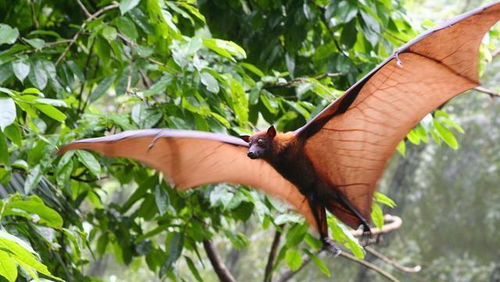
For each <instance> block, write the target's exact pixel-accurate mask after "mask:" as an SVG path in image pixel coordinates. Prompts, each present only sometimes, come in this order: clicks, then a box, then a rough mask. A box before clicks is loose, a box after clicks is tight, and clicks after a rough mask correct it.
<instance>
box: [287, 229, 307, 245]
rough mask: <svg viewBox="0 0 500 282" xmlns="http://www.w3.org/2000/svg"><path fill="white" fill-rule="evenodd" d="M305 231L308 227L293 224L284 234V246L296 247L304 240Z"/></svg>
mask: <svg viewBox="0 0 500 282" xmlns="http://www.w3.org/2000/svg"><path fill="white" fill-rule="evenodd" d="M307 230H308V226H307V225H306V224H295V225H294V226H293V227H292V228H290V230H288V232H287V233H286V244H287V245H288V246H289V247H294V246H297V245H298V244H299V243H300V242H302V240H303V239H304V236H305V235H306V233H307Z"/></svg>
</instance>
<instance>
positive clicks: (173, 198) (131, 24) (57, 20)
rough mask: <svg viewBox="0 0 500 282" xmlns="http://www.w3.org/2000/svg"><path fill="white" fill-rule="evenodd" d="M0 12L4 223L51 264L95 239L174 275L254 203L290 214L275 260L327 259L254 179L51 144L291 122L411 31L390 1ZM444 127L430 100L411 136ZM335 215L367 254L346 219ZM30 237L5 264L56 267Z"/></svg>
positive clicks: (73, 262)
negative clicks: (157, 166)
mask: <svg viewBox="0 0 500 282" xmlns="http://www.w3.org/2000/svg"><path fill="white" fill-rule="evenodd" d="M221 15H224V16H221ZM0 21H1V24H0V85H1V88H0V107H1V111H0V129H1V130H0V163H2V165H1V166H0V181H1V183H2V184H1V185H2V186H0V193H1V195H2V197H5V199H4V200H3V206H2V207H4V208H5V209H4V216H3V217H2V222H1V224H2V226H4V228H5V230H7V231H2V232H3V233H2V234H4V233H5V234H7V232H9V234H11V236H17V237H18V239H19V237H21V238H23V239H24V240H26V241H29V242H30V244H31V246H32V247H33V249H34V250H36V251H37V252H38V253H39V255H40V259H41V262H42V263H44V264H45V265H46V266H47V267H48V269H49V270H50V273H53V274H54V275H55V276H58V277H61V278H64V279H65V280H77V281H82V280H84V279H90V277H87V276H85V274H84V273H82V266H84V265H86V264H87V263H88V261H87V258H82V256H81V249H82V246H83V244H88V246H89V247H90V249H91V250H92V255H96V256H102V255H104V254H107V253H112V254H114V256H115V258H116V260H117V261H119V262H121V263H124V264H130V263H132V262H134V261H137V259H138V258H144V261H145V263H146V265H147V267H148V268H149V269H150V270H152V271H154V272H156V273H157V274H158V275H160V276H162V277H164V276H167V277H169V278H171V279H174V280H177V279H184V278H175V277H176V275H177V276H179V274H178V273H176V267H175V266H176V261H178V260H184V261H185V263H186V264H187V265H188V267H189V269H190V270H191V272H192V275H193V277H195V278H199V277H200V274H199V272H198V269H197V268H198V266H197V265H198V264H197V263H195V262H198V261H200V260H201V254H200V250H199V248H200V246H201V244H199V243H200V242H202V241H204V240H207V239H211V238H213V237H215V236H220V235H222V234H224V235H225V236H227V237H228V239H229V240H230V242H231V244H232V245H233V246H235V247H236V248H245V247H246V246H247V245H248V244H249V239H248V238H247V237H246V235H245V234H242V233H238V232H236V231H235V230H234V229H233V228H231V227H232V226H234V224H235V223H238V222H247V221H248V220H249V218H250V217H251V216H252V215H255V216H256V218H257V219H258V222H259V223H260V224H261V225H262V227H263V228H268V227H269V226H275V227H276V228H281V227H280V226H281V225H283V224H286V225H287V226H288V227H289V228H287V230H288V231H287V232H286V243H285V244H284V245H283V246H282V247H281V249H280V252H279V255H278V258H277V261H276V264H275V266H274V269H275V270H276V269H278V268H279V267H280V264H281V262H282V261H285V262H286V264H287V266H288V267H289V268H290V269H298V268H299V267H300V265H301V264H302V255H303V254H306V255H308V256H309V257H311V258H312V261H313V262H314V263H315V264H316V265H317V267H318V268H319V269H320V270H321V271H322V272H323V273H325V274H326V275H330V272H329V270H328V268H326V266H325V264H324V263H323V262H322V261H321V259H320V258H319V257H317V256H316V255H314V254H313V253H312V251H314V250H317V249H318V248H319V247H320V244H319V242H318V240H317V239H316V238H314V236H312V235H311V234H309V233H308V232H307V226H306V225H305V224H304V223H303V220H302V219H301V218H299V217H298V216H297V215H295V214H294V213H291V212H289V211H288V207H286V206H284V205H283V204H282V203H278V202H276V201H274V200H272V199H269V198H267V197H266V196H264V195H262V194H260V193H257V192H255V191H253V190H250V189H246V188H244V187H243V188H238V187H233V186H227V185H215V186H213V185H208V186H207V187H204V188H203V189H197V190H191V191H186V192H179V191H176V190H174V189H172V187H170V186H169V185H168V184H167V183H166V182H165V181H163V180H162V179H161V176H159V175H158V174H156V173H155V172H154V171H152V170H150V169H148V168H145V167H144V166H142V165H140V164H138V163H136V162H134V161H131V160H125V159H113V160H111V159H105V158H102V157H100V156H97V155H94V154H92V153H89V152H84V151H78V152H72V153H68V154H65V155H64V156H56V155H55V154H54V152H55V151H56V150H57V147H58V146H60V145H62V144H65V143H68V142H70V141H71V140H74V139H77V138H84V137H94V136H101V135H104V134H108V133H114V132H117V131H122V130H130V129H140V128H151V127H169V128H184V129H197V130H204V131H216V132H223V133H227V134H232V135H238V134H241V133H249V132H251V128H254V127H262V126H264V124H266V123H273V124H275V125H276V126H277V127H278V129H280V130H291V129H295V128H297V127H298V126H300V125H302V124H304V123H305V121H306V120H308V119H309V118H310V117H311V116H313V115H314V114H316V113H318V112H319V111H320V110H321V109H322V108H323V107H324V106H325V105H327V104H328V103H330V102H331V101H332V100H333V99H334V98H335V97H337V96H338V95H339V94H340V93H342V91H343V90H345V89H346V88H347V87H348V86H349V85H351V84H352V83H353V82H355V81H356V80H357V79H359V78H360V77H361V76H362V75H363V74H365V73H366V72H367V71H369V70H370V69H372V68H373V67H374V66H375V65H376V64H377V63H378V62H380V61H381V60H382V59H383V58H385V57H386V56H388V55H389V54H391V52H392V51H393V49H394V46H398V45H401V44H402V43H404V42H406V41H407V40H409V39H411V38H412V37H413V36H414V35H415V32H414V31H413V30H412V28H411V26H410V24H409V23H408V21H407V19H406V17H405V14H404V10H403V9H402V7H401V4H400V3H399V1H394V2H391V1H375V0H367V1H360V2H353V1H332V2H331V3H330V2H329V1H324V0H317V1H283V2H279V1H241V2H235V1H199V3H196V2H195V1H192V0H180V1H164V0H142V1H140V0H122V1H121V2H120V3H117V2H112V1H109V0H101V1H85V0H82V1H61V0H50V1H38V0H35V1H28V0H22V1H18V2H16V4H12V3H11V2H10V1H0ZM449 128H455V129H456V130H458V131H461V128H460V127H459V126H458V125H456V124H455V123H453V122H452V121H451V120H450V119H449V117H448V116H447V115H446V113H444V112H442V111H440V112H437V113H436V114H435V116H434V119H432V122H431V125H429V126H427V125H426V124H425V123H424V124H422V125H420V126H418V127H417V128H416V129H415V130H413V131H412V132H411V133H410V135H409V136H408V139H409V140H410V141H411V142H413V143H418V142H420V141H424V142H427V140H428V139H427V136H428V135H429V134H430V135H431V136H432V137H433V138H434V139H435V140H443V141H444V142H446V143H447V144H448V145H449V146H451V147H454V148H455V147H457V146H458V144H457V142H456V139H455V138H454V137H453V134H452V133H451V131H450V130H449ZM400 149H401V147H400ZM401 150H402V151H403V152H404V149H401ZM401 150H400V151H401ZM15 193H19V194H15ZM7 194H13V195H14V194H15V196H10V197H8V196H7ZM29 195H31V196H29ZM33 195H38V196H39V197H36V196H33ZM378 199H379V201H378V202H380V203H389V204H391V202H390V201H389V200H387V199H385V198H383V197H379V198H378ZM378 202H376V203H375V205H377V204H378ZM13 203H19V205H20V206H21V208H18V209H16V210H15V211H14V210H13V209H9V205H13ZM23 203H24V204H23ZM44 203H45V204H44ZM378 210H380V209H378ZM61 216H62V218H61ZM380 217H381V213H377V214H376V215H374V221H375V222H380ZM330 223H331V226H332V228H333V229H334V231H335V232H334V234H336V235H335V236H337V237H335V239H337V240H340V242H341V243H342V244H344V246H345V247H346V248H348V249H350V250H351V251H352V252H353V253H354V254H356V255H357V256H359V257H362V256H363V252H362V249H361V248H360V246H359V244H358V243H357V240H355V239H353V238H352V237H350V236H349V235H350V234H349V232H347V229H346V228H345V227H344V226H343V225H342V224H341V223H339V222H338V221H336V220H335V219H334V218H331V220H330ZM39 225H44V227H43V228H44V229H43V230H51V231H50V232H49V233H50V236H49V237H47V235H45V234H41V231H39V230H40V227H39ZM84 226H86V228H85V232H84V231H83V230H84V228H83V227H84ZM12 234H13V235H12ZM9 238H10V237H9ZM48 238H50V240H49V239H48ZM5 240H7V239H5ZM9 240H10V239H9ZM82 240H83V241H82ZM2 242H3V241H2ZM53 242H58V244H59V246H60V247H59V248H56V247H54V246H53V245H52V244H53ZM22 246H27V244H24V245H22ZM25 249H26V250H27V251H26V250H24V252H25V255H26V256H28V254H33V255H32V256H34V257H35V258H36V261H37V264H35V263H34V262H33V264H29V266H27V267H25V265H23V264H22V263H20V262H19V261H18V260H15V259H11V260H7V261H8V262H7V267H8V268H11V269H13V268H15V267H14V264H12V263H13V262H14V261H15V262H16V263H17V264H18V265H20V266H21V267H22V268H23V269H25V270H26V273H24V272H22V274H23V275H27V276H31V277H36V273H35V272H34V271H33V269H34V270H36V271H38V272H39V273H41V274H44V275H45V276H47V277H52V276H51V274H50V273H49V272H48V270H47V268H44V267H45V266H44V265H42V264H40V262H38V258H37V257H36V255H34V252H33V251H32V250H31V249H29V248H27V247H26V248H25ZM68 249H71V251H70V252H68V251H67V250H68ZM0 251H3V249H2V250H0ZM5 254H7V253H6V252H5V251H3V253H0V256H1V255H3V256H5ZM8 255H9V256H11V258H12V256H13V255H16V254H15V253H13V254H11V253H8ZM2 261H4V260H3V259H2ZM29 269H31V272H30V270H29ZM0 273H1V272H0ZM4 274H5V272H4V273H3V274H2V275H4ZM4 277H6V278H7V279H8V280H9V281H13V279H15V277H14V276H6V275H4ZM13 277H14V278H13ZM180 277H184V274H182V275H180Z"/></svg>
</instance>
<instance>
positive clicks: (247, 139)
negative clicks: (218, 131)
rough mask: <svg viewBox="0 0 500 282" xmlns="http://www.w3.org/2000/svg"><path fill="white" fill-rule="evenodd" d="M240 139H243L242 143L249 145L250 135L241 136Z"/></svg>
mask: <svg viewBox="0 0 500 282" xmlns="http://www.w3.org/2000/svg"><path fill="white" fill-rule="evenodd" d="M240 138H241V139H243V141H245V142H247V143H250V135H241V136H240Z"/></svg>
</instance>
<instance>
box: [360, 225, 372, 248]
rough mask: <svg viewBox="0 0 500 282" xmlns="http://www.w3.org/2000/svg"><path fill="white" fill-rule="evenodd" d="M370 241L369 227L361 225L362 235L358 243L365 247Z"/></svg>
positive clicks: (370, 231)
mask: <svg viewBox="0 0 500 282" xmlns="http://www.w3.org/2000/svg"><path fill="white" fill-rule="evenodd" d="M371 239H372V230H371V229H370V226H368V225H364V224H363V233H362V234H361V238H360V240H359V243H360V244H361V245H362V246H363V247H366V246H368V244H369V243H370V240H371Z"/></svg>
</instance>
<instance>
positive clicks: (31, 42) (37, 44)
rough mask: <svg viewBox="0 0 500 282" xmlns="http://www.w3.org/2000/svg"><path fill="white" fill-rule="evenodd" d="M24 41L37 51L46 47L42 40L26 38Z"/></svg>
mask: <svg viewBox="0 0 500 282" xmlns="http://www.w3.org/2000/svg"><path fill="white" fill-rule="evenodd" d="M23 40H24V41H26V42H28V44H29V45H31V46H32V47H33V48H35V49H41V48H42V47H43V46H44V45H45V41H44V40H43V39H40V38H33V39H27V38H24V39H23Z"/></svg>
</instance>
